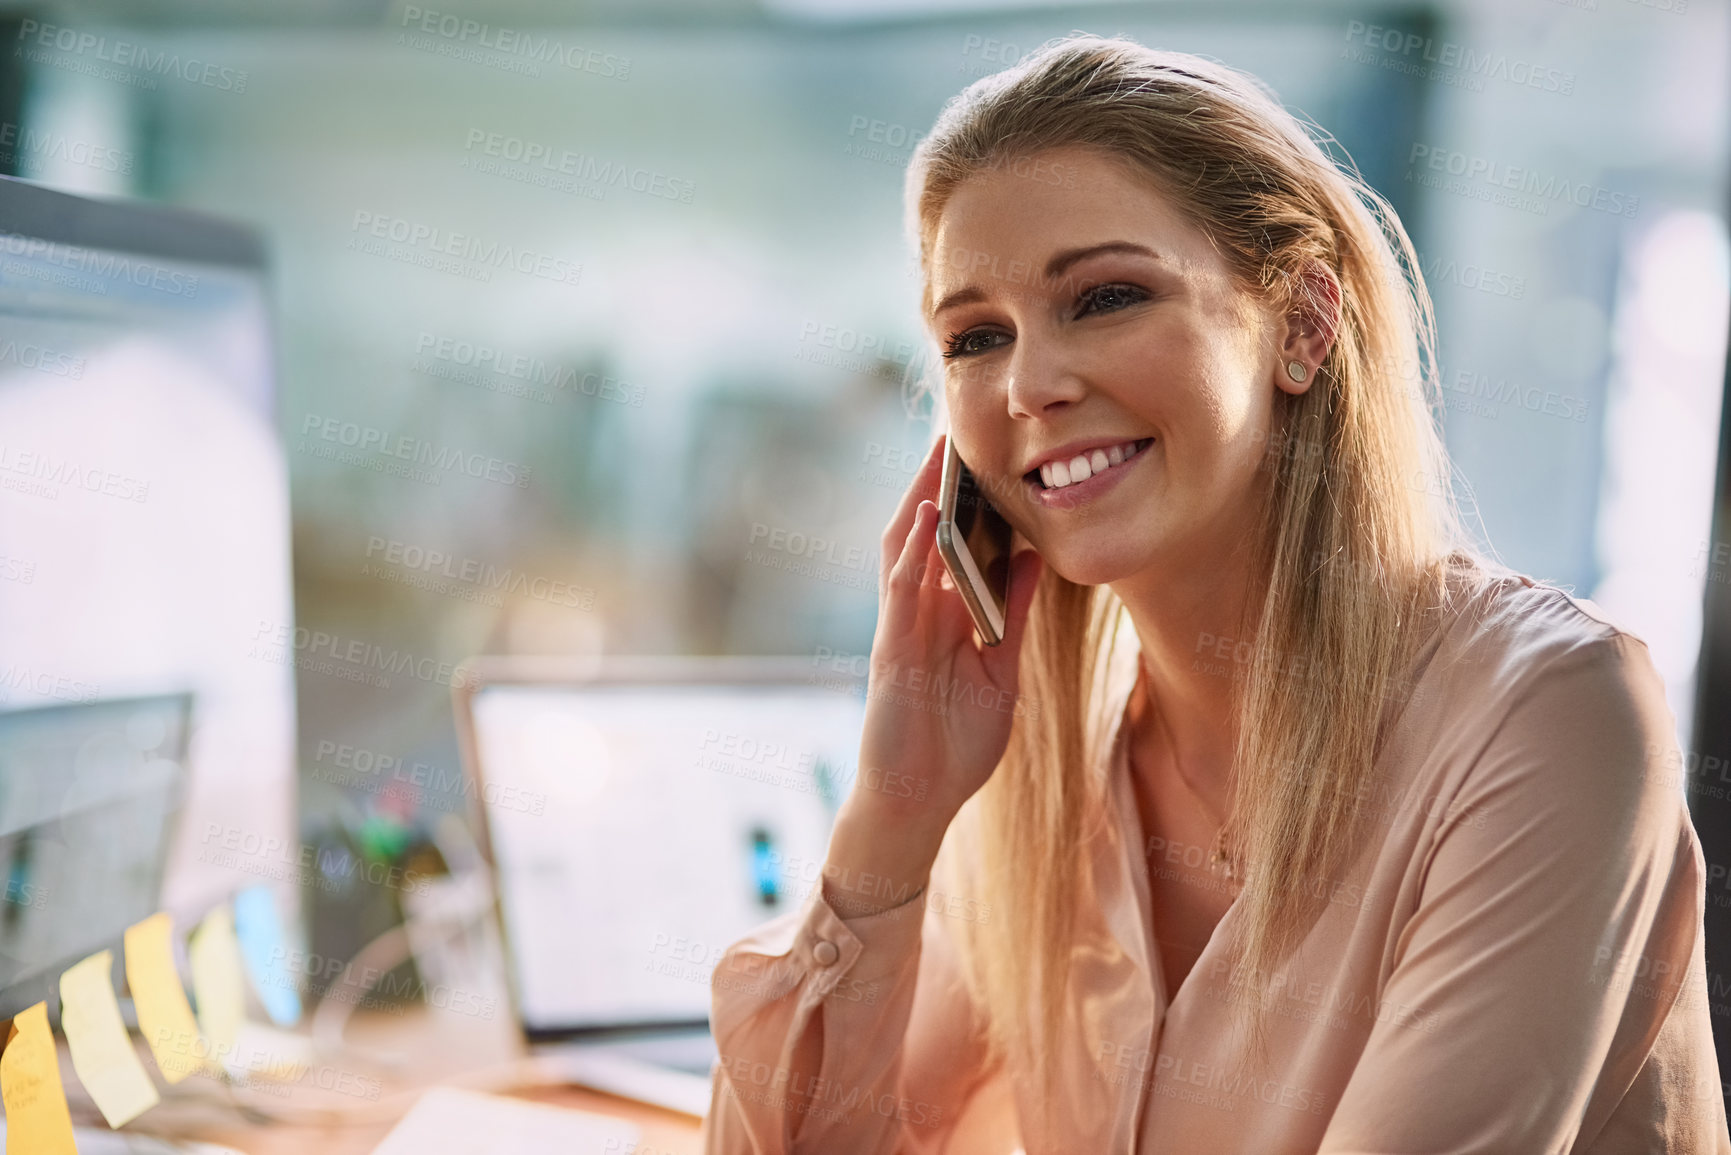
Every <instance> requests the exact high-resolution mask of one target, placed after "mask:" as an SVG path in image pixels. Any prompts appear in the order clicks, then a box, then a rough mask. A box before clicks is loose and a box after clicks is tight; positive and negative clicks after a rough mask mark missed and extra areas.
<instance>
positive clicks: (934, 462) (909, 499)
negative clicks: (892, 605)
mask: <svg viewBox="0 0 1731 1155" xmlns="http://www.w3.org/2000/svg"><path fill="white" fill-rule="evenodd" d="M947 440H948V438H947V437H946V436H945V435H943V434H939V435H938V438H937V440H936V441H934V442H932V447H931V449H930V451H928V452H927V453H926V459H925V461H923V462H922V463H921V464H920V468H919V470H918V471H917V472H916V473H915V474H914V479H913V481H911V482H909V483H908V489H907V492H906V493H904V494H902V500H901V503H900V504H899V505H897V506H896V512H895V516H893V517H891V518H890V523H889V525H887V526H886V527H884V536H883V542H882V547H883V548H882V549H881V550H880V551H879V557H881V558H882V559H883V561H882V566H883V572H882V574H881V575H880V576H881V578H882V579H883V585H884V586H885V587H886V588H887V587H888V585H889V577H890V570H891V568H892V567H893V566H894V565H895V560H894V559H896V558H899V557H900V556H901V553H902V543H903V542H905V541H907V538H908V533H909V531H910V530H912V529H913V525H914V511H915V510H917V509H918V508H919V504H920V502H922V501H926V500H933V501H935V500H937V496H938V477H939V475H940V474H941V473H942V472H943V461H944V445H945V443H946V441H947Z"/></svg>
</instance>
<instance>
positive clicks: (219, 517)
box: [0, 179, 296, 925]
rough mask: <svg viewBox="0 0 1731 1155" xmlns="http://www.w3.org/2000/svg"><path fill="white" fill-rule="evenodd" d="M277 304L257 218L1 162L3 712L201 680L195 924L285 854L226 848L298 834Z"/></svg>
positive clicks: (189, 877)
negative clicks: (97, 192)
mask: <svg viewBox="0 0 1731 1155" xmlns="http://www.w3.org/2000/svg"><path fill="white" fill-rule="evenodd" d="M269 317H270V304H269V297H268V292H267V281H266V268H265V261H264V248H263V244H262V242H261V241H260V239H259V237H258V236H257V235H256V234H255V233H254V232H253V231H251V230H250V229H247V228H244V227H241V226H238V225H235V224H232V223H229V222H226V221H222V220H217V219H213V218H210V217H206V216H204V215H201V214H195V213H189V212H182V211H177V210H171V209H168V208H164V207H160V206H153V205H146V204H139V203H135V202H118V201H100V200H94V199H90V198H86V197H77V196H70V195H68V194H65V193H61V192H57V191H54V190H51V189H47V188H42V187H40V186H37V185H33V184H30V183H28V182H24V181H18V180H11V179H0V709H17V708H23V707H31V706H50V705H62V704H76V703H84V702H93V701H98V700H103V699H110V698H128V697H135V696H139V695H151V694H161V693H178V692H190V693H192V694H194V695H195V696H196V699H197V717H196V729H195V730H194V732H193V733H192V734H191V735H190V742H191V751H190V757H189V768H190V781H189V783H188V789H187V796H186V809H185V813H184V816H183V821H182V822H181V823H180V825H179V833H178V836H177V838H176V839H175V842H174V845H173V846H172V847H171V848H170V853H169V863H168V868H167V877H166V881H165V889H164V892H163V895H162V896H161V901H162V902H163V903H164V905H165V906H166V907H168V908H169V910H170V911H171V913H173V914H174V915H175V916H176V920H177V921H178V922H180V923H182V924H183V925H184V924H186V923H188V922H190V920H191V919H193V918H196V917H197V915H198V914H199V912H201V911H203V910H205V909H208V908H209V907H210V906H211V905H212V904H214V903H216V902H219V901H221V900H222V899H223V898H224V897H226V896H227V895H229V894H232V893H233V892H235V891H236V890H239V889H241V888H243V887H246V886H249V885H256V884H257V883H259V882H260V881H266V882H269V881H271V877H270V876H268V875H264V874H262V873H261V868H273V869H276V868H278V864H277V863H275V862H266V863H260V862H254V861H250V860H244V859H242V858H241V857H239V856H223V855H218V854H215V853H212V851H213V849H222V848H224V847H225V846H232V845H237V844H253V845H260V844H269V845H273V846H287V845H292V843H293V837H294V829H295V827H294V819H293V800H294V666H293V661H294V659H295V657H296V653H295V651H294V650H293V648H292V647H282V646H275V645H272V644H271V642H272V639H280V638H281V637H283V636H285V633H286V632H287V631H288V630H289V628H290V627H292V624H293V613H292V608H291V607H292V600H291V598H292V594H291V577H290V564H289V541H290V522H289V498H288V470H287V466H286V463H285V455H284V452H283V447H282V444H281V440H280V437H279V435H278V431H277V428H278V426H277V414H276V404H277V402H276V386H275V371H274V364H273V359H274V355H273V351H272V347H271V326H270V323H269ZM284 649H286V650H287V652H286V653H285V652H283V650H284ZM213 832H214V833H213ZM248 867H251V868H252V869H251V870H248V869H247V868H248ZM295 895H296V890H295V889H293V888H291V887H290V886H288V885H286V884H285V885H284V886H283V887H282V896H281V897H282V898H283V899H284V900H285V901H287V902H291V903H292V901H293V899H294V897H295Z"/></svg>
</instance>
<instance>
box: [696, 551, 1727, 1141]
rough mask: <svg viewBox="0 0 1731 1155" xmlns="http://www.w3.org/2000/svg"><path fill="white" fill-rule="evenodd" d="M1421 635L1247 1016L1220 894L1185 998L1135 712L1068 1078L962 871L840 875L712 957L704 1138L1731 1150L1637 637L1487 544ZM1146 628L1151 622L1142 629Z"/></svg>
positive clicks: (1667, 716)
mask: <svg viewBox="0 0 1731 1155" xmlns="http://www.w3.org/2000/svg"><path fill="white" fill-rule="evenodd" d="M1475 581H1476V583H1477V584H1476V587H1475V589H1474V590H1473V593H1472V596H1471V598H1470V599H1469V600H1468V602H1467V603H1466V604H1465V606H1464V608H1463V609H1462V610H1460V611H1459V612H1457V613H1455V614H1454V615H1452V616H1451V617H1450V618H1449V619H1448V620H1447V621H1446V622H1443V623H1442V624H1441V625H1440V626H1439V628H1438V629H1436V630H1435V631H1434V633H1433V634H1432V636H1431V637H1430V638H1429V640H1428V641H1427V642H1426V644H1425V646H1424V647H1423V649H1422V651H1421V653H1420V654H1419V657H1418V659H1417V662H1416V664H1415V667H1414V675H1413V680H1412V681H1411V682H1410V683H1409V684H1410V685H1411V687H1412V691H1411V696H1410V698H1409V700H1408V702H1407V705H1406V708H1405V709H1404V710H1403V711H1402V712H1401V714H1400V715H1399V718H1398V720H1397V722H1396V724H1395V727H1394V729H1393V730H1392V731H1391V735H1390V739H1389V741H1388V742H1387V744H1386V746H1385V748H1384V750H1383V752H1382V754H1381V757H1380V761H1379V769H1380V772H1381V774H1382V775H1383V782H1384V783H1385V784H1386V789H1379V791H1378V793H1377V794H1376V795H1375V797H1374V801H1373V805H1374V806H1375V807H1377V808H1378V813H1379V814H1380V821H1378V822H1375V823H1373V824H1372V825H1373V827H1374V829H1375V831H1376V833H1374V834H1373V835H1372V836H1371V837H1370V844H1369V846H1368V848H1367V850H1366V851H1365V852H1364V853H1363V854H1361V855H1359V856H1358V857H1357V858H1356V859H1355V862H1354V865H1353V866H1352V867H1351V869H1350V870H1349V871H1348V872H1346V873H1345V874H1343V876H1342V878H1341V879H1340V880H1339V881H1338V882H1337V883H1336V884H1334V885H1333V887H1332V890H1331V894H1330V899H1331V901H1329V902H1328V903H1326V904H1325V910H1324V912H1323V913H1322V914H1321V916H1320V918H1319V920H1318V922H1317V924H1316V925H1315V927H1314V929H1313V931H1312V932H1311V933H1310V934H1309V936H1308V937H1307V938H1306V939H1305V940H1304V942H1303V943H1302V944H1301V945H1300V947H1299V949H1298V950H1297V951H1296V953H1295V954H1294V955H1293V956H1292V958H1291V959H1290V960H1289V961H1288V963H1287V964H1286V965H1285V966H1283V967H1282V969H1281V970H1280V971H1279V972H1278V973H1277V974H1276V975H1275V976H1274V978H1273V980H1271V984H1272V985H1273V987H1274V989H1277V990H1278V992H1279V997H1278V1001H1277V1009H1276V1010H1275V1012H1274V1014H1273V1015H1272V1017H1271V1018H1270V1019H1269V1023H1270V1034H1269V1048H1268V1063H1267V1065H1265V1066H1256V1065H1254V1064H1253V1063H1252V1062H1251V1060H1250V1059H1249V1058H1248V1056H1247V1054H1244V1053H1241V1048H1240V1047H1239V1046H1238V1045H1236V1043H1235V1040H1236V1039H1237V1035H1236V1034H1235V1032H1234V1031H1233V1030H1232V1022H1231V1018H1230V1015H1231V1011H1232V1006H1231V1001H1230V1000H1231V999H1232V998H1233V997H1234V991H1233V986H1234V983H1235V982H1236V981H1241V980H1240V977H1239V976H1238V975H1236V974H1235V973H1234V972H1233V971H1232V968H1231V965H1230V961H1229V959H1228V958H1227V953H1226V950H1225V947H1226V945H1227V944H1226V941H1225V937H1226V931H1227V930H1228V929H1229V928H1227V927H1226V923H1227V922H1230V921H1231V920H1232V919H1233V918H1234V916H1235V915H1237V914H1238V908H1237V907H1236V906H1234V907H1232V908H1231V909H1229V910H1228V911H1227V912H1226V915H1225V918H1224V919H1223V920H1222V922H1221V924H1220V928H1218V929H1216V931H1215V932H1214V935H1213V937H1212V938H1211V939H1210V940H1209V943H1208V945H1207V947H1206V949H1204V951H1203V953H1202V955H1201V957H1200V958H1199V959H1198V961H1197V963H1196V965H1195V967H1194V969H1193V970H1192V971H1191V972H1190V973H1189V974H1188V975H1187V976H1186V978H1185V980H1184V982H1183V983H1182V984H1180V985H1179V987H1178V990H1177V992H1176V994H1175V995H1174V996H1173V998H1172V1000H1171V1002H1170V1005H1168V1004H1167V1002H1166V1000H1165V997H1164V994H1163V990H1164V986H1165V984H1164V982H1163V981H1162V980H1161V979H1160V977H1159V975H1160V955H1159V952H1158V951H1157V950H1156V949H1155V945H1154V935H1153V928H1152V920H1151V916H1150V901H1149V887H1148V873H1147V872H1148V865H1147V863H1148V859H1147V858H1146V856H1145V854H1144V849H1145V848H1144V846H1143V837H1142V832H1141V825H1140V820H1139V817H1138V813H1137V808H1136V805H1135V802H1134V798H1133V796H1132V794H1131V784H1130V779H1129V768H1128V761H1127V758H1126V755H1125V746H1124V742H1123V741H1122V737H1123V727H1122V721H1123V717H1124V713H1125V707H1126V705H1127V703H1128V700H1129V696H1130V691H1131V688H1132V687H1133V686H1134V684H1135V681H1136V678H1137V676H1138V672H1139V668H1140V663H1139V662H1138V661H1137V656H1138V652H1137V651H1138V648H1137V645H1136V640H1135V631H1134V630H1133V629H1130V628H1129V623H1128V617H1127V616H1125V617H1123V618H1121V619H1120V623H1119V628H1120V634H1119V637H1120V639H1121V641H1120V644H1119V645H1118V646H1117V647H1116V650H1115V653H1114V655H1113V658H1112V660H1111V663H1110V665H1109V666H1108V667H1107V668H1106V669H1104V670H1103V671H1102V672H1101V675H1100V676H1101V677H1102V678H1103V679H1104V682H1103V683H1102V684H1103V685H1104V687H1105V688H1106V692H1107V696H1106V698H1105V702H1106V704H1107V707H1108V709H1107V711H1106V713H1105V714H1104V715H1103V716H1102V721H1101V722H1100V725H1102V726H1103V727H1104V729H1103V730H1101V731H1097V733H1096V739H1095V743H1094V746H1093V749H1094V750H1095V751H1096V753H1095V754H1094V755H1093V756H1092V763H1091V764H1093V765H1095V766H1096V770H1097V772H1099V773H1102V774H1104V775H1105V776H1106V777H1107V779H1108V781H1107V797H1108V798H1109V799H1110V806H1109V810H1110V814H1109V815H1108V816H1107V818H1106V821H1105V822H1104V824H1103V825H1102V826H1101V827H1099V828H1098V829H1099V830H1100V831H1101V833H1100V834H1099V835H1098V836H1096V837H1094V838H1092V839H1091V840H1090V842H1089V844H1088V851H1089V853H1090V854H1091V870H1090V877H1091V878H1092V880H1093V881H1092V883H1091V884H1090V885H1091V886H1092V887H1093V892H1092V893H1089V894H1085V895H1081V896H1078V901H1079V903H1080V904H1081V905H1080V908H1079V909H1080V910H1081V911H1082V914H1083V927H1082V930H1083V932H1084V933H1082V934H1081V935H1079V937H1078V941H1077V944H1076V946H1075V948H1074V955H1073V959H1074V966H1073V969H1072V973H1071V979H1070V987H1069V995H1068V1002H1069V1007H1068V1012H1069V1013H1068V1021H1069V1022H1070V1023H1072V1024H1073V1025H1074V1030H1073V1031H1072V1032H1070V1034H1069V1035H1068V1037H1067V1040H1066V1042H1065V1044H1064V1047H1063V1049H1062V1050H1061V1051H1060V1053H1058V1054H1056V1055H1054V1056H1051V1058H1050V1060H1049V1061H1050V1062H1052V1063H1055V1064H1056V1065H1057V1066H1056V1070H1057V1072H1058V1075H1059V1078H1060V1082H1059V1086H1061V1088H1062V1091H1061V1093H1060V1094H1058V1095H1056V1096H1053V1097H1051V1098H1046V1097H1044V1096H1043V1095H1042V1094H1041V1092H1040V1090H1039V1089H1038V1086H1037V1084H1036V1083H1035V1082H1034V1081H1032V1080H1030V1079H1029V1077H1028V1073H1027V1072H1025V1071H1021V1070H1016V1069H1006V1067H1007V1066H1008V1065H1007V1064H999V1065H997V1066H995V1067H991V1068H988V1067H986V1066H985V1065H984V1064H983V1063H982V1061H981V1056H982V1055H983V1048H982V1047H981V1046H980V1042H979V1039H980V1032H981V1030H982V1024H983V1019H982V1008H981V1007H979V1006H978V1005H976V1004H975V1002H974V1001H973V1000H972V999H971V998H970V997H969V994H968V991H967V988H966V986H965V985H964V984H963V982H962V978H961V974H960V971H959V969H958V965H959V964H958V958H957V955H956V951H955V947H954V945H953V943H952V941H951V934H952V932H953V929H954V927H955V926H956V924H957V923H958V920H960V919H963V918H989V917H990V916H991V912H990V910H989V909H987V908H984V907H982V906H981V904H980V903H978V902H976V901H975V900H973V899H972V898H963V897H961V896H958V895H956V894H954V893H946V892H945V891H944V889H943V883H942V878H943V876H944V870H943V863H944V854H945V853H947V852H948V848H949V846H950V845H951V843H950V842H949V841H946V843H945V847H946V850H945V852H943V853H940V855H939V867H938V869H936V870H934V873H933V885H932V887H931V888H928V890H927V892H926V894H925V895H923V896H922V897H921V899H920V900H918V901H915V902H910V903H907V904H905V905H903V906H901V907H898V908H894V909H891V910H889V911H885V912H882V913H879V914H874V915H868V916H864V917H859V918H848V919H843V918H840V917H838V916H837V914H836V913H835V911H834V910H833V909H831V907H830V906H829V904H828V903H826V902H825V901H824V900H823V897H822V891H821V888H816V889H814V891H813V893H812V896H811V897H810V898H809V899H808V900H807V901H806V902H805V904H804V905H803V907H802V908H801V909H797V910H791V911H789V912H787V913H786V914H783V915H781V916H780V917H777V918H774V919H772V920H770V921H769V922H766V923H765V924H763V925H762V926H760V927H759V928H757V929H756V930H755V931H753V932H752V933H751V934H749V935H747V936H746V937H745V938H743V939H741V940H740V941H739V942H737V943H734V944H733V945H732V946H731V947H730V948H729V949H728V950H727V952H726V953H725V954H724V956H723V958H722V961H721V963H720V964H719V965H718V966H717V967H716V969H715V972H714V975H713V976H712V980H711V989H712V1004H713V1010H712V1014H711V1019H710V1022H711V1025H712V1028H713V1031H714V1035H715V1039H716V1044H717V1047H718V1050H719V1052H720V1059H719V1061H718V1062H717V1064H716V1066H715V1068H714V1071H713V1075H712V1079H713V1088H714V1089H713V1100H712V1103H711V1107H710V1112H709V1116H708V1118H707V1120H706V1123H705V1144H706V1146H705V1150H706V1151H707V1152H709V1153H711V1155H745V1153H747V1152H753V1153H755V1155H787V1153H793V1152H822V1153H824V1155H834V1153H843V1152H848V1153H854V1152H857V1153H862V1155H863V1153H884V1155H889V1153H903V1152H906V1153H925V1152H946V1153H948V1155H1009V1153H1011V1152H1015V1151H1017V1150H1018V1149H1021V1150H1025V1151H1026V1152H1027V1155H1059V1153H1063V1155H1230V1153H1246V1155H1299V1153H1306V1155H1309V1153H1317V1152H1325V1153H1328V1155H1348V1153H1351V1155H1371V1153H1375V1155H1394V1153H1397V1152H1398V1153H1401V1155H1444V1153H1459V1155H1466V1153H1468V1152H1472V1153H1475V1155H1553V1153H1555V1155H1562V1153H1565V1152H1567V1153H1572V1155H1630V1153H1635V1152H1659V1151H1663V1152H1672V1153H1703V1155H1705V1153H1713V1155H1731V1137H1728V1136H1727V1131H1726V1119H1725V1107H1724V1101H1723V1098H1722V1091H1721V1087H1720V1083H1719V1078H1718V1074H1717V1068H1716V1062H1715V1057H1714V1050H1713V1040H1712V1033H1711V1029H1710V1023H1709V1017H1708V1015H1709V1009H1708V1001H1707V985H1706V965H1705V957H1704V954H1703V946H1702V942H1703V937H1702V912H1703V909H1704V905H1705V877H1706V871H1705V868H1704V861H1703V858H1702V854H1701V847H1700V843H1699V841H1698V840H1697V839H1696V836H1695V831H1694V827H1693V826H1692V825H1691V824H1690V820H1689V814H1688V811H1687V808H1686V807H1685V805H1684V802H1683V798H1682V791H1681V784H1680V780H1679V774H1678V769H1677V767H1678V766H1679V759H1678V757H1677V744H1676V739H1675V736H1674V723H1673V719H1672V715H1671V713H1670V710H1669V709H1668V707H1667V706H1666V704H1665V699H1664V692H1663V688H1662V686H1661V683H1660V680H1659V677H1658V675H1657V673H1656V672H1655V670H1654V668H1653V664H1652V661H1651V659H1650V658H1649V657H1648V654H1647V649H1646V646H1645V644H1644V643H1642V642H1641V641H1640V640H1639V639H1638V638H1636V637H1634V636H1633V635H1631V634H1628V633H1625V632H1624V631H1622V630H1620V629H1618V628H1617V627H1616V626H1614V625H1612V624H1611V623H1610V622H1608V621H1607V620H1606V619H1605V618H1604V617H1603V616H1602V614H1601V613H1600V611H1599V610H1598V608H1597V607H1596V606H1594V605H1593V603H1591V602H1587V601H1580V600H1577V599H1575V598H1572V597H1570V596H1569V595H1568V594H1567V593H1565V592H1564V591H1562V590H1560V589H1557V588H1555V587H1552V586H1548V585H1544V584H1537V585H1535V584H1534V583H1533V582H1532V580H1531V579H1529V578H1525V577H1520V576H1518V575H1507V574H1504V575H1500V576H1498V575H1482V576H1480V577H1479V578H1477V579H1475ZM1126 635H1127V637H1126Z"/></svg>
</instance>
